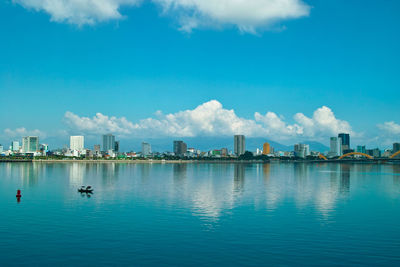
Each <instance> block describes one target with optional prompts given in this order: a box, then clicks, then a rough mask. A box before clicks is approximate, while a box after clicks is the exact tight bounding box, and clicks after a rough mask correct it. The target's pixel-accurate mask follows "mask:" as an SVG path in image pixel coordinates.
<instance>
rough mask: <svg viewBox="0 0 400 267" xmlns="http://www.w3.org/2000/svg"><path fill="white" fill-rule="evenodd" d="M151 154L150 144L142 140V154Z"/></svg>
mask: <svg viewBox="0 0 400 267" xmlns="http://www.w3.org/2000/svg"><path fill="white" fill-rule="evenodd" d="M150 154H151V145H150V144H149V143H146V142H143V143H142V155H143V156H145V157H146V156H149V155H150Z"/></svg>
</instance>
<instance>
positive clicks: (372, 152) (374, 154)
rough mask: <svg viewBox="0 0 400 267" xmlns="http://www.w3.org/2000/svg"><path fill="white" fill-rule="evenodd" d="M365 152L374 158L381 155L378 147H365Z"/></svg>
mask: <svg viewBox="0 0 400 267" xmlns="http://www.w3.org/2000/svg"><path fill="white" fill-rule="evenodd" d="M366 154H367V155H370V156H372V157H374V158H380V157H381V151H380V150H379V148H374V149H367V150H366Z"/></svg>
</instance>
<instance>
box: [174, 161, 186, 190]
mask: <svg viewBox="0 0 400 267" xmlns="http://www.w3.org/2000/svg"><path fill="white" fill-rule="evenodd" d="M187 166H188V165H187V164H186V163H176V164H173V165H172V172H173V178H174V185H182V184H183V183H184V181H185V180H186V178H187Z"/></svg>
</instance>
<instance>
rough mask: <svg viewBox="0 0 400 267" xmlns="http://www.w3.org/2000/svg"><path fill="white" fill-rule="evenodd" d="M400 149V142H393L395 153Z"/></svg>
mask: <svg viewBox="0 0 400 267" xmlns="http://www.w3.org/2000/svg"><path fill="white" fill-rule="evenodd" d="M398 151H400V143H394V144H393V153H396V152H398Z"/></svg>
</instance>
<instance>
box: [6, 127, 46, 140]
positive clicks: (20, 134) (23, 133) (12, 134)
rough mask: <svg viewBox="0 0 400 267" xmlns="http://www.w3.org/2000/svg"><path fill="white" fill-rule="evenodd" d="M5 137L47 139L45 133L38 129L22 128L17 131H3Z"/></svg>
mask: <svg viewBox="0 0 400 267" xmlns="http://www.w3.org/2000/svg"><path fill="white" fill-rule="evenodd" d="M3 136H4V137H7V138H21V137H24V136H39V137H41V138H45V137H46V133H44V132H42V131H40V130H38V129H35V130H27V129H26V128H24V127H21V128H17V129H14V130H12V129H9V128H7V129H5V130H4V131H3Z"/></svg>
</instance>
